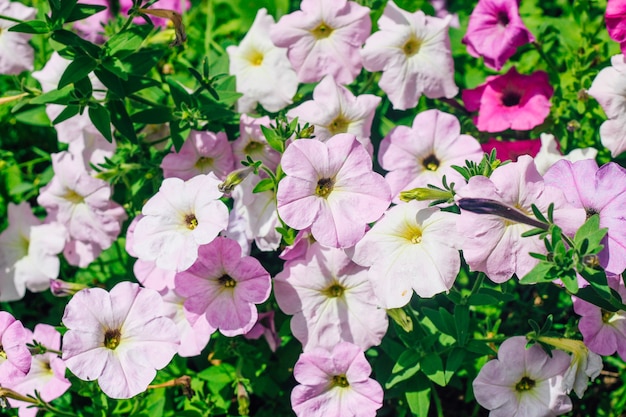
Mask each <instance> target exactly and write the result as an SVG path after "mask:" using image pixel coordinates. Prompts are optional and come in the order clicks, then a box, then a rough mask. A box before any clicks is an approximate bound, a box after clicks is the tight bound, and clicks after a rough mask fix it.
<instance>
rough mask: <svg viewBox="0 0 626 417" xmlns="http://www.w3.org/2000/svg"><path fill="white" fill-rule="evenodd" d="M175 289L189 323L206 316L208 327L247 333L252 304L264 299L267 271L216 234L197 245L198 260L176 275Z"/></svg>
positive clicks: (268, 286) (226, 332) (232, 333)
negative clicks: (214, 236)
mask: <svg viewBox="0 0 626 417" xmlns="http://www.w3.org/2000/svg"><path fill="white" fill-rule="evenodd" d="M175 290H176V292H177V293H178V294H179V295H181V296H182V297H186V298H187V300H186V301H185V304H184V308H185V311H186V313H187V317H188V319H189V321H190V322H191V323H192V325H193V324H194V323H195V322H196V321H197V320H198V317H199V316H206V320H207V321H208V323H209V326H211V327H213V328H217V329H219V331H220V332H221V333H222V334H223V335H225V336H236V335H240V334H244V333H247V332H248V331H250V329H252V326H254V323H256V321H257V317H258V313H257V309H256V305H255V304H260V303H262V302H264V301H265V300H267V298H268V297H269V295H270V290H271V280H270V274H269V273H268V272H267V271H266V270H265V269H264V268H263V266H262V265H261V263H260V262H259V261H258V260H257V259H256V258H253V257H251V256H244V257H242V256H241V247H240V246H239V244H238V243H237V242H236V241H234V240H232V239H228V238H224V237H218V238H217V239H215V240H214V241H213V242H211V243H209V244H207V245H203V246H200V249H199V251H198V260H197V261H196V262H195V263H194V264H193V265H192V266H191V267H190V268H189V269H187V270H186V271H183V272H179V273H178V274H176V288H175Z"/></svg>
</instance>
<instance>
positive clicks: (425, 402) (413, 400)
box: [405, 375, 432, 417]
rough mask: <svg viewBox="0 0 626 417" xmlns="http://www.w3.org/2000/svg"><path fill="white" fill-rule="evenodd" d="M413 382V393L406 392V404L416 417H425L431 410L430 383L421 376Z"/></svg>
mask: <svg viewBox="0 0 626 417" xmlns="http://www.w3.org/2000/svg"><path fill="white" fill-rule="evenodd" d="M414 381H415V382H413V381H411V382H412V383H411V388H410V389H411V391H407V392H406V394H405V395H406V402H407V404H408V405H409V409H410V410H411V413H413V415H414V416H415V417H425V416H427V415H428V410H429V409H430V391H431V389H432V386H431V384H430V382H428V380H427V379H426V378H424V377H422V376H421V375H419V378H415V379H414Z"/></svg>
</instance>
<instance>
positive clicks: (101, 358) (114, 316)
mask: <svg viewBox="0 0 626 417" xmlns="http://www.w3.org/2000/svg"><path fill="white" fill-rule="evenodd" d="M63 324H64V325H65V327H67V329H68V330H67V332H66V333H65V335H64V336H63V360H64V361H65V364H66V365H67V367H68V369H69V370H70V371H72V373H73V374H74V375H76V376H77V377H78V378H80V379H82V380H87V381H93V380H98V385H99V386H100V388H101V389H102V392H104V393H105V394H106V395H108V396H109V397H111V398H118V399H121V398H131V397H134V396H135V395H137V394H139V393H141V392H143V391H145V390H146V388H147V387H148V384H150V382H152V380H153V379H154V377H155V375H156V370H157V369H162V368H164V367H165V366H167V364H168V363H169V362H170V361H171V360H172V358H173V357H174V355H175V354H176V352H177V350H178V345H179V336H178V331H177V329H176V325H175V324H174V322H173V321H172V320H171V319H169V318H167V317H165V311H164V307H163V301H162V300H161V296H160V295H159V293H157V292H156V291H154V290H151V289H148V288H142V287H140V286H139V284H133V283H130V282H127V281H123V282H120V283H119V284H117V285H116V286H115V287H113V288H112V289H111V291H110V292H107V291H105V290H103V289H101V288H88V289H85V290H82V291H80V292H78V293H76V295H74V297H72V299H71V300H70V301H69V302H68V303H67V306H66V307H65V313H64V314H63Z"/></svg>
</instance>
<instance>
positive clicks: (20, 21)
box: [0, 14, 24, 23]
mask: <svg viewBox="0 0 626 417" xmlns="http://www.w3.org/2000/svg"><path fill="white" fill-rule="evenodd" d="M0 20H8V21H10V22H15V23H24V21H23V20H20V19H16V18H14V17H11V16H5V15H3V14H0Z"/></svg>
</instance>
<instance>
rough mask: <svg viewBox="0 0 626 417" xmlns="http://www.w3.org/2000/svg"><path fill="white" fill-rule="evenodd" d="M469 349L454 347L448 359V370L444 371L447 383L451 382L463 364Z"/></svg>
mask: <svg viewBox="0 0 626 417" xmlns="http://www.w3.org/2000/svg"><path fill="white" fill-rule="evenodd" d="M466 352H467V351H466V350H464V349H460V348H454V349H452V351H451V352H450V354H449V355H448V358H447V359H446V370H445V372H444V378H445V381H446V385H447V384H448V383H449V382H450V380H451V379H452V377H453V376H454V374H455V373H456V371H457V370H458V369H459V368H460V367H461V365H462V364H463V359H465V356H466V354H467V353H466Z"/></svg>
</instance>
